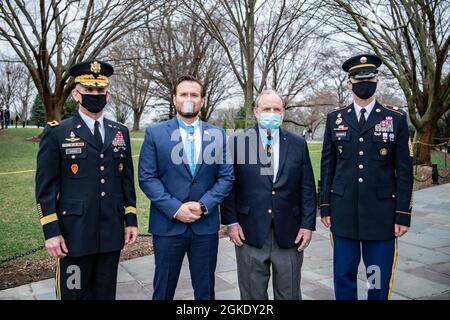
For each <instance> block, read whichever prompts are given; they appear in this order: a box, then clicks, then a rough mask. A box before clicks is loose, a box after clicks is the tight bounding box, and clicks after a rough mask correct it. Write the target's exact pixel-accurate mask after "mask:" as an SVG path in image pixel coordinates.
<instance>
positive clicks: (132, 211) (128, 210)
mask: <svg viewBox="0 0 450 320" xmlns="http://www.w3.org/2000/svg"><path fill="white" fill-rule="evenodd" d="M128 213H134V214H136V208H135V207H126V208H125V214H128Z"/></svg>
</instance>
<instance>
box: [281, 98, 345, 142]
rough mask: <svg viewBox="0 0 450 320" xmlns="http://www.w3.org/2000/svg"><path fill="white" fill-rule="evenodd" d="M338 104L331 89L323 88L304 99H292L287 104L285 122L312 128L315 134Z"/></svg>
mask: <svg viewBox="0 0 450 320" xmlns="http://www.w3.org/2000/svg"><path fill="white" fill-rule="evenodd" d="M336 105H337V98H336V96H335V95H334V94H333V93H332V92H330V91H329V90H325V89H322V91H319V92H314V93H312V94H311V95H309V96H307V97H306V98H305V99H304V100H303V101H299V102H293V101H291V103H290V104H288V105H287V106H286V117H285V118H286V119H285V120H284V122H285V123H290V124H295V125H297V126H301V127H305V128H308V129H311V130H312V133H313V135H314V133H315V131H316V129H317V128H318V127H319V126H320V125H321V124H322V123H323V122H324V121H325V119H326V116H327V114H328V113H329V112H330V111H331V110H333V108H334V107H335V106H336Z"/></svg>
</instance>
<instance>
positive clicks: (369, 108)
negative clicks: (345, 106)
mask: <svg viewBox="0 0 450 320" xmlns="http://www.w3.org/2000/svg"><path fill="white" fill-rule="evenodd" d="M375 102H376V100H375V99H373V100H372V102H371V103H369V104H368V105H367V106H365V107H364V109H366V113H365V116H364V117H365V118H366V120H367V119H368V118H369V115H370V113H371V112H372V109H373V107H374V106H375ZM353 107H354V108H355V112H356V117H357V118H358V122H359V118H360V117H361V109H363V107H361V106H359V105H358V104H357V103H356V102H354V101H353Z"/></svg>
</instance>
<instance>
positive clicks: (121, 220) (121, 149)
mask: <svg viewBox="0 0 450 320" xmlns="http://www.w3.org/2000/svg"><path fill="white" fill-rule="evenodd" d="M112 74H113V67H112V66H111V65H109V64H108V63H105V62H100V61H87V62H82V63H79V64H76V65H74V66H72V67H71V68H70V75H71V76H73V77H74V78H75V84H76V85H75V88H74V89H73V91H72V97H73V99H75V100H76V101H77V102H78V103H79V105H80V107H79V111H78V113H77V114H76V115H75V116H73V117H71V118H69V119H66V120H63V121H61V122H60V123H58V122H57V121H52V122H49V123H48V125H47V127H46V128H45V130H44V135H43V137H42V140H41V144H40V148H39V153H38V157H37V172H36V201H37V206H38V211H39V215H40V222H41V224H42V226H43V230H44V236H45V240H46V241H45V246H46V248H47V251H48V253H49V255H50V256H53V257H56V258H57V266H56V296H57V298H58V299H114V298H115V294H116V282H117V268H118V263H119V257H120V250H121V249H122V248H123V246H124V244H132V243H133V242H134V241H135V240H136V237H137V219H136V194H135V188H134V178H133V177H134V176H133V161H132V157H131V144H130V136H129V132H128V129H127V128H126V127H125V126H124V125H122V124H119V123H116V122H113V121H110V120H108V119H106V118H104V116H103V108H104V107H105V105H106V101H107V98H108V96H109V92H108V90H107V87H108V77H109V76H111V75H112Z"/></svg>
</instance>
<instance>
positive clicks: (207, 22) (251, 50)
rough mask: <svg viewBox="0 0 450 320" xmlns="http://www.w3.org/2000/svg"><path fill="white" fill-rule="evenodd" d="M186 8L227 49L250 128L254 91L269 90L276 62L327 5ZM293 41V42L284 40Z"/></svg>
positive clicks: (286, 0)
mask: <svg viewBox="0 0 450 320" xmlns="http://www.w3.org/2000/svg"><path fill="white" fill-rule="evenodd" d="M182 2H183V4H184V9H185V10H186V11H187V12H188V13H189V14H192V15H193V16H194V17H195V21H197V22H198V23H200V24H201V25H202V26H203V28H204V29H205V30H206V31H207V32H208V33H209V34H210V35H211V36H212V37H213V38H214V39H215V40H216V41H217V42H218V43H219V44H220V45H221V46H222V48H223V49H224V52H225V56H226V57H227V59H228V63H229V64H230V67H231V69H232V71H233V74H234V76H235V78H236V80H237V82H238V83H239V86H240V87H241V90H242V92H243V96H244V106H245V107H246V110H247V112H246V120H247V124H249V123H251V122H253V116H252V114H253V113H252V107H253V102H254V92H255V91H256V92H260V91H261V90H262V89H264V88H265V87H266V86H267V80H268V77H269V74H270V72H271V71H272V69H273V68H274V67H275V68H276V63H278V62H279V61H282V60H283V59H284V58H285V57H286V55H287V54H288V53H289V52H291V51H292V50H293V49H295V48H297V46H298V45H299V44H300V43H302V42H303V41H304V39H305V38H307V37H308V36H309V35H310V34H311V33H312V32H313V31H314V30H315V29H316V28H317V24H316V23H313V22H312V18H313V17H314V15H315V13H316V12H317V10H318V8H319V7H320V4H321V2H322V1H315V2H313V1H294V0H292V1H290V0H281V1H257V0H233V1H229V0H218V1H203V0H182ZM286 37H289V39H290V41H283V39H285V38H286Z"/></svg>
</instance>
